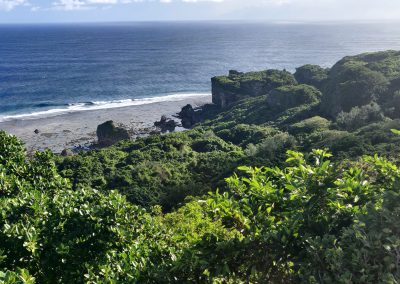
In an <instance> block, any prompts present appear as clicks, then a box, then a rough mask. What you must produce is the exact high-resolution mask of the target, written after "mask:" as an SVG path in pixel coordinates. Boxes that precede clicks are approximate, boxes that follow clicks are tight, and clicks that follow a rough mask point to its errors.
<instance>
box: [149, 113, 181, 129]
mask: <svg viewBox="0 0 400 284" xmlns="http://www.w3.org/2000/svg"><path fill="white" fill-rule="evenodd" d="M178 125H179V124H178V123H177V122H176V121H175V120H173V119H170V118H167V117H166V116H165V115H163V116H161V119H160V121H156V122H154V126H155V127H157V128H159V129H160V130H161V132H162V133H165V132H167V131H169V132H173V131H174V130H175V128H176V127H177V126H178Z"/></svg>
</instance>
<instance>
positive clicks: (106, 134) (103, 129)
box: [96, 120, 130, 146]
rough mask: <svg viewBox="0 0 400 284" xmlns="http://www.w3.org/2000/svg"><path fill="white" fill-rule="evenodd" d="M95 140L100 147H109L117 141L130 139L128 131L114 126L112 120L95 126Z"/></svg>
mask: <svg viewBox="0 0 400 284" xmlns="http://www.w3.org/2000/svg"><path fill="white" fill-rule="evenodd" d="M96 133H97V139H98V144H99V145H100V146H111V145H113V144H115V143H117V142H119V141H122V140H128V139H129V138H130V136H129V133H128V130H126V129H124V128H122V127H118V126H115V124H114V122H113V121H112V120H109V121H106V122H104V123H103V124H100V125H99V126H97V131H96Z"/></svg>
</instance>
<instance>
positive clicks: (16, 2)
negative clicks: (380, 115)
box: [0, 0, 400, 23]
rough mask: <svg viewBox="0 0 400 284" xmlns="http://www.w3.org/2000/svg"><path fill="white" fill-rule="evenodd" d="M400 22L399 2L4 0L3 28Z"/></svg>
mask: <svg viewBox="0 0 400 284" xmlns="http://www.w3.org/2000/svg"><path fill="white" fill-rule="evenodd" d="M190 20H194V21H203V20H247V21H380V20H400V0H0V23H47V22H48V23H50V22H72V23H74V22H121V21H190Z"/></svg>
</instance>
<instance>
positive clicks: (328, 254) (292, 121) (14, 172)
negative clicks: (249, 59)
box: [0, 51, 400, 283]
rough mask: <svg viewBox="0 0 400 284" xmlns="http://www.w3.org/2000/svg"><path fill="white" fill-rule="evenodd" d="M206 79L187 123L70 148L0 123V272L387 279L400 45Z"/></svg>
mask: <svg viewBox="0 0 400 284" xmlns="http://www.w3.org/2000/svg"><path fill="white" fill-rule="evenodd" d="M212 88H213V102H214V105H208V106H204V107H203V109H202V110H201V111H199V112H198V113H196V116H197V117H196V121H197V124H195V125H194V126H193V127H192V129H188V130H186V131H184V132H179V133H169V134H165V135H151V136H149V137H145V138H139V139H136V140H135V141H123V142H120V143H118V144H116V145H114V146H111V147H107V148H104V149H99V150H91V151H86V152H81V153H79V154H77V155H73V156H70V157H60V156H54V155H53V154H52V153H50V152H44V153H37V154H36V156H35V157H34V158H33V159H28V158H26V155H25V153H24V148H23V145H22V144H21V142H20V141H18V139H16V138H15V137H13V136H9V135H7V134H6V133H3V132H2V133H0V150H1V151H0V153H1V154H0V184H1V192H0V204H1V205H0V208H1V209H0V210H1V211H0V212H1V215H0V281H3V282H4V283H16V282H19V283H35V281H36V283H85V282H86V283H191V282H195V283H209V282H210V283H267V282H271V283H397V282H399V281H400V268H399V265H398V251H399V246H400V238H399V236H400V222H399V220H400V219H399V217H400V216H399V215H400V207H399V205H398V204H399V202H400V193H399V189H398V184H399V181H400V171H399V169H398V167H397V166H396V165H397V164H398V163H399V158H398V157H399V153H400V136H399V135H397V133H396V131H392V130H393V129H400V112H399V110H400V52H397V51H386V52H378V53H368V54H361V55H358V56H351V57H345V58H344V59H342V60H341V61H339V62H338V63H337V64H335V65H334V66H333V67H332V68H329V69H325V68H321V67H319V66H315V65H305V66H302V67H299V68H298V69H297V71H296V72H295V73H294V74H291V73H290V72H288V71H285V70H284V71H279V70H266V71H261V72H250V73H241V72H238V71H233V70H232V71H230V72H229V75H228V76H220V77H215V78H213V79H212ZM315 149H322V150H315ZM1 271H2V272H1Z"/></svg>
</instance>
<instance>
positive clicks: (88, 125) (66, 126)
mask: <svg viewBox="0 0 400 284" xmlns="http://www.w3.org/2000/svg"><path fill="white" fill-rule="evenodd" d="M208 103H211V95H196V96H193V97H186V98H185V99H184V100H178V101H176V100H175V101H164V102H157V103H152V104H145V105H136V106H129V107H123V108H111V109H103V110H92V111H82V112H73V113H68V114H63V115H58V116H53V117H46V118H37V119H29V120H13V121H6V122H1V123H0V129H1V130H4V131H6V132H8V133H11V134H14V135H16V136H18V137H19V138H20V139H21V140H22V141H24V143H25V145H26V149H27V151H28V152H33V151H35V150H44V149H50V150H52V151H53V152H55V153H61V152H62V151H63V150H64V149H71V150H79V149H85V148H89V147H91V146H92V145H96V144H97V143H98V141H97V135H96V130H97V127H98V125H100V124H102V123H104V122H107V121H113V123H114V125H115V126H116V127H120V128H123V129H126V130H127V132H128V133H129V136H130V138H131V139H134V138H135V137H140V136H144V135H148V134H150V133H152V132H154V131H159V130H157V129H156V127H155V126H154V122H155V121H159V120H160V117H162V116H165V117H166V118H167V119H174V115H176V114H177V113H179V112H180V111H181V109H182V107H184V106H185V105H187V104H190V105H192V106H193V107H196V106H201V105H204V104H208ZM175 119H176V118H175ZM181 130H183V128H182V127H180V126H177V127H176V128H175V131H181Z"/></svg>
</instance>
